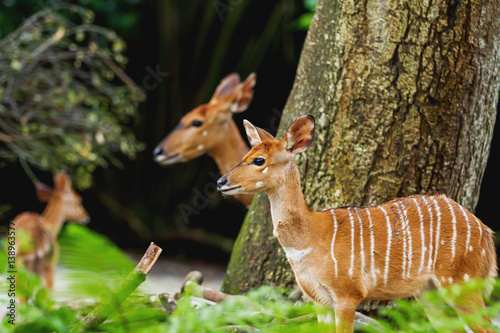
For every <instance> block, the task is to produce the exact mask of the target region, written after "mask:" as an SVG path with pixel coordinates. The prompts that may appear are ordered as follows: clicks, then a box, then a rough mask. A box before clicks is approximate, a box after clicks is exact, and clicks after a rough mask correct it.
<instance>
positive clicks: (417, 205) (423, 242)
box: [413, 198, 425, 275]
mask: <svg viewBox="0 0 500 333" xmlns="http://www.w3.org/2000/svg"><path fill="white" fill-rule="evenodd" d="M413 202H414V203H415V206H416V207H417V212H418V217H419V219H420V240H421V241H422V248H421V249H420V252H421V253H420V267H419V268H418V275H420V273H421V272H422V268H424V257H425V232H424V216H423V215H422V211H421V210H420V205H419V204H418V201H417V199H416V198H413Z"/></svg>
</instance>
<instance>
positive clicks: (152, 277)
mask: <svg viewBox="0 0 500 333" xmlns="http://www.w3.org/2000/svg"><path fill="white" fill-rule="evenodd" d="M129 256H130V257H131V258H132V260H133V261H134V262H139V260H140V259H141V256H140V255H135V254H129ZM225 269H226V267H225V265H223V264H220V263H209V262H205V261H201V260H179V259H174V258H169V257H162V256H160V257H159V258H158V260H157V261H156V263H155V265H154V266H153V268H152V269H151V271H150V272H149V274H148V276H147V278H146V281H145V282H144V283H143V284H142V285H141V286H140V290H141V291H142V292H143V293H145V294H159V293H169V294H171V295H173V294H175V293H176V292H179V291H180V289H181V286H182V282H183V281H184V278H185V277H186V275H187V274H188V273H189V272H190V271H193V270H198V271H200V272H202V273H203V277H204V281H203V285H204V286H206V287H208V288H212V289H215V290H219V289H220V287H221V285H222V279H223V278H224V274H225ZM65 273H66V272H65V270H64V268H62V267H58V269H57V271H56V276H55V281H54V297H55V298H56V299H65V298H66V297H68V293H67V292H66V291H67V288H68V284H69V281H68V280H67V278H66V277H65Z"/></svg>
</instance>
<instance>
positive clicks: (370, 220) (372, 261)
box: [366, 208, 377, 286]
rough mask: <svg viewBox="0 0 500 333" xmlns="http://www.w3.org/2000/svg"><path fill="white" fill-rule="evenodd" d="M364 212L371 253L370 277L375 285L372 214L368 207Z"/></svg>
mask: <svg viewBox="0 0 500 333" xmlns="http://www.w3.org/2000/svg"><path fill="white" fill-rule="evenodd" d="M366 214H368V221H369V223H370V224H369V228H370V252H371V255H372V258H371V272H372V278H373V285H374V286H375V285H377V275H376V272H375V236H374V234H373V221H372V215H371V214H370V209H369V208H367V209H366Z"/></svg>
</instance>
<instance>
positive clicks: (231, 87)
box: [210, 73, 240, 102]
mask: <svg viewBox="0 0 500 333" xmlns="http://www.w3.org/2000/svg"><path fill="white" fill-rule="evenodd" d="M239 84H240V76H239V75H238V74H237V73H231V74H229V75H228V76H226V77H225V78H223V79H222V80H221V81H220V83H219V85H218V86H217V88H216V89H215V92H214V94H213V96H212V99H211V100H210V102H213V101H217V100H221V99H223V98H225V97H227V96H229V95H230V94H232V93H233V92H235V91H236V89H237V88H238V85H239Z"/></svg>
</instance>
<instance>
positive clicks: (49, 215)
mask: <svg viewBox="0 0 500 333" xmlns="http://www.w3.org/2000/svg"><path fill="white" fill-rule="evenodd" d="M42 216H43V217H44V224H45V227H47V229H48V230H49V232H50V233H51V234H52V236H54V237H56V236H57V234H58V233H59V231H60V230H61V227H62V225H63V223H64V220H65V216H64V212H63V207H62V205H61V204H60V203H59V201H57V200H54V199H51V200H49V202H48V203H47V207H46V208H45V210H44V211H43V213H42Z"/></svg>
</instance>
